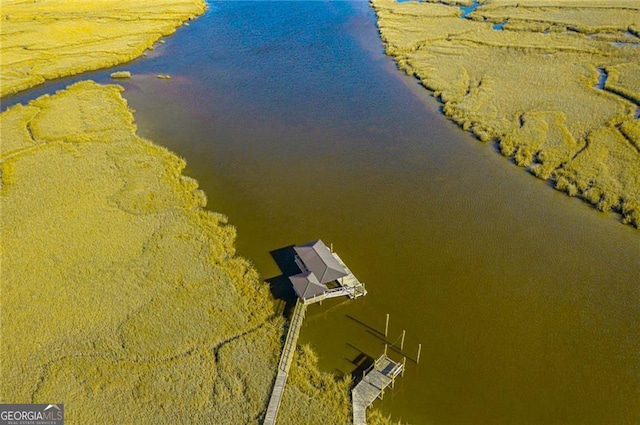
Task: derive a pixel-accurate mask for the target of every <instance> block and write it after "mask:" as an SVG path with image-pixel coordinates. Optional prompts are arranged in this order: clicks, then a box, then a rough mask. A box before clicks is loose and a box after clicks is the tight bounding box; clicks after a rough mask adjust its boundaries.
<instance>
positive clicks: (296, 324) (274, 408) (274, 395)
mask: <svg viewBox="0 0 640 425" xmlns="http://www.w3.org/2000/svg"><path fill="white" fill-rule="evenodd" d="M306 310H307V304H306V303H303V302H302V301H301V300H300V299H298V301H297V302H296V307H295V309H294V310H293V317H292V318H291V322H290V323H289V330H288V331H287V339H286V341H285V343H284V348H283V349H282V355H281V356H280V363H279V364H278V374H277V375H276V381H275V383H274V384H273V390H272V392H271V398H270V399H269V406H268V407H267V414H266V415H265V417H264V422H263V424H264V425H275V423H276V418H277V417H278V409H279V408H280V402H281V401H282V394H283V393H284V387H285V385H286V384H287V377H288V375H289V369H290V368H291V362H292V361H293V354H294V353H295V351H296V345H297V344H298V336H299V335H300V328H302V322H303V321H304V314H305V311H306Z"/></svg>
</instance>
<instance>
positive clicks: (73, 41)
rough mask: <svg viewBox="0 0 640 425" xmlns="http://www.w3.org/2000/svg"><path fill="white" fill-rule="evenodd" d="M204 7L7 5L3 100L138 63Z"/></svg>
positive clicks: (62, 1) (13, 1)
mask: <svg viewBox="0 0 640 425" xmlns="http://www.w3.org/2000/svg"><path fill="white" fill-rule="evenodd" d="M205 7H206V4H205V2H204V1H203V0H158V1H153V2H149V1H146V0H129V1H127V2H124V3H123V2H121V1H118V0H102V1H94V0H74V1H66V0H40V1H37V2H25V1H21V0H3V2H2V17H1V18H0V19H2V25H0V34H1V35H2V45H1V46H0V55H1V56H2V75H1V77H0V96H5V95H7V94H10V93H16V92H18V91H21V90H25V89H27V88H30V87H33V86H35V85H37V84H41V83H43V82H44V81H45V80H50V79H54V78H59V77H64V76H68V75H74V74H79V73H81V72H84V71H90V70H95V69H100V68H106V67H110V66H114V65H118V64H121V63H124V62H128V61H130V60H132V59H135V58H136V57H138V56H141V55H142V54H143V53H144V51H145V50H147V49H151V48H153V44H154V43H155V42H156V41H158V40H159V39H160V37H162V36H166V35H169V34H172V33H173V32H174V31H175V30H176V28H177V27H179V26H180V25H182V23H183V22H184V21H186V20H188V19H192V18H194V17H196V16H198V15H201V14H202V13H203V12H204V10H205Z"/></svg>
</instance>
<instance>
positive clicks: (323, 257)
mask: <svg viewBox="0 0 640 425" xmlns="http://www.w3.org/2000/svg"><path fill="white" fill-rule="evenodd" d="M293 249H294V250H295V251H296V253H297V254H298V256H299V257H300V259H301V260H302V262H303V263H304V265H305V266H306V267H307V269H308V270H309V271H310V272H312V273H313V274H314V275H316V277H317V280H318V281H319V283H327V282H332V281H334V280H337V279H339V278H341V277H344V276H346V275H347V274H348V273H347V270H346V269H345V268H344V267H343V266H342V264H340V263H339V262H338V260H337V259H336V257H335V256H334V255H333V253H332V252H331V251H330V250H329V248H327V246H326V245H325V244H324V242H322V241H321V240H320V239H318V240H317V241H313V242H309V243H307V244H304V245H300V246H296V247H294V248H293Z"/></svg>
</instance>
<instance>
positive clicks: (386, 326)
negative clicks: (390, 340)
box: [384, 313, 389, 338]
mask: <svg viewBox="0 0 640 425" xmlns="http://www.w3.org/2000/svg"><path fill="white" fill-rule="evenodd" d="M387 335H389V313H387V323H386V324H385V325H384V337H385V338H386V337H387Z"/></svg>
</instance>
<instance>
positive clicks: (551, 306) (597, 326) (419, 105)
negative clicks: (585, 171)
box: [3, 1, 640, 424]
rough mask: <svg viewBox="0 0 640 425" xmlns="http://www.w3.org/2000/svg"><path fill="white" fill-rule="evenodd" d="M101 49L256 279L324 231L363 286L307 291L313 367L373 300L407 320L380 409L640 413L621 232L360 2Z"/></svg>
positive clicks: (298, 4)
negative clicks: (407, 58)
mask: <svg viewBox="0 0 640 425" xmlns="http://www.w3.org/2000/svg"><path fill="white" fill-rule="evenodd" d="M117 69H126V70H130V71H132V73H133V74H134V78H133V79H132V80H130V81H127V82H124V83H123V85H124V86H125V88H126V92H125V94H124V95H125V97H126V98H127V99H128V101H129V103H130V105H131V106H132V107H133V108H134V109H135V110H136V111H137V112H136V120H137V123H138V127H139V133H140V134H141V135H142V136H143V137H147V138H149V139H151V140H153V141H154V142H155V143H158V144H160V145H163V146H166V147H168V148H169V149H171V150H173V151H174V152H176V153H178V154H179V155H181V156H183V157H185V158H186V160H187V162H188V167H187V170H186V174H188V175H190V176H192V177H194V178H196V179H197V180H198V181H199V182H200V184H201V187H202V189H204V190H205V191H206V193H207V195H208V197H209V208H210V209H211V210H214V211H218V212H221V213H224V214H226V215H227V216H228V217H229V221H230V223H232V224H233V225H234V226H236V227H237V229H238V251H239V253H240V254H241V255H243V256H245V257H247V258H249V259H251V260H252V261H253V262H254V263H255V265H256V267H257V268H258V270H259V271H260V273H261V274H262V276H263V277H264V278H265V279H267V278H270V277H273V276H276V275H278V274H279V270H278V268H277V266H276V264H275V262H274V261H273V259H272V258H271V256H270V251H272V250H275V249H278V248H281V247H284V246H287V245H291V244H296V243H304V242H308V241H310V240H313V239H317V238H322V239H323V240H324V241H325V242H327V243H333V245H334V248H335V249H336V251H338V252H339V253H340V255H341V257H342V258H343V259H344V260H345V261H346V263H347V264H348V265H349V267H350V268H351V270H352V271H353V272H354V273H355V274H356V276H358V277H359V278H360V280H363V281H364V282H365V283H366V284H367V288H368V290H369V295H368V296H366V297H364V298H360V299H357V300H354V301H342V300H333V302H326V303H324V304H323V305H322V306H319V305H314V306H312V307H311V308H310V309H309V312H308V317H307V319H306V322H305V326H304V328H303V330H302V336H301V338H302V340H303V342H308V343H311V344H312V345H313V346H314V347H315V349H316V350H317V352H318V353H319V356H320V366H321V367H322V368H323V369H325V370H327V371H334V372H335V373H336V374H338V375H342V374H347V373H351V372H352V371H353V370H354V369H355V366H354V364H353V362H354V361H355V360H356V359H359V358H361V357H362V356H361V355H362V354H364V355H368V356H370V357H376V356H378V355H379V354H381V352H382V351H383V349H384V345H383V343H382V341H381V340H380V338H379V337H378V334H377V332H378V331H382V330H383V329H384V324H385V314H386V313H389V314H390V317H391V321H390V328H389V339H390V340H392V341H397V340H398V337H399V336H400V335H401V333H402V330H406V340H405V347H404V348H405V354H406V355H407V356H408V357H410V359H408V360H407V372H406V374H405V375H404V377H403V378H401V379H400V380H399V381H398V382H397V383H396V386H395V389H394V390H393V391H388V392H387V393H386V394H385V397H384V400H383V401H379V402H377V403H376V406H378V407H379V408H381V409H382V410H383V411H384V413H386V414H390V415H392V416H393V417H394V418H396V419H400V418H401V419H402V420H404V421H409V422H410V423H417V424H429V423H434V424H554V423H569V424H609V423H610V424H630V423H639V422H640V233H638V231H637V230H634V229H632V228H631V227H630V226H624V225H622V224H620V223H618V222H617V217H615V216H613V215H603V214H601V213H598V212H596V211H595V210H593V209H592V208H591V207H589V206H587V205H586V204H585V203H584V202H580V201H578V200H575V199H571V198H568V197H566V196H564V195H563V194H560V193H558V192H556V191H554V190H552V189H551V188H549V187H547V185H546V184H545V183H544V182H543V181H541V180H538V179H535V178H534V177H532V176H529V175H527V173H526V172H525V171H523V170H522V169H519V168H517V167H516V166H515V165H513V164H510V163H509V161H508V160H507V159H505V158H503V157H501V156H500V155H499V154H498V153H496V151H495V150H494V148H493V147H492V146H490V145H483V144H481V143H480V142H478V141H476V140H475V139H474V138H473V137H472V136H470V135H469V134H467V133H465V132H463V131H462V130H459V129H458V128H457V127H456V126H455V125H454V124H452V123H450V122H449V121H447V120H446V119H445V118H444V117H443V116H442V115H441V114H440V113H439V111H438V107H439V105H438V104H437V103H436V101H435V100H434V99H432V98H431V97H430V96H429V93H428V92H426V91H425V90H423V89H422V88H421V87H419V86H418V85H417V84H416V82H415V81H414V80H412V79H411V78H409V77H406V76H404V75H402V74H401V73H399V72H398V71H397V70H396V68H395V66H394V64H393V62H392V61H391V60H390V59H388V58H387V57H385V56H384V53H383V49H382V44H381V42H380V40H379V38H378V34H377V30H376V27H375V17H374V14H373V12H372V11H371V10H370V8H369V5H368V3H367V2H365V1H214V2H210V5H209V10H208V12H207V13H206V15H204V16H203V17H201V18H200V19H198V20H196V21H194V22H192V23H191V25H190V26H189V27H185V28H182V29H180V30H179V31H178V33H177V34H175V35H174V36H172V37H170V38H169V39H167V42H166V44H161V45H158V47H157V48H156V49H155V50H154V51H153V52H151V53H150V54H149V55H148V57H146V58H143V59H140V60H138V61H135V62H133V63H131V64H128V65H126V66H120V67H118V68H117ZM112 71H113V69H112V70H108V71H103V72H97V73H91V74H89V75H88V76H89V77H90V78H94V79H96V80H98V81H100V82H109V79H108V74H109V73H110V72H112ZM156 74H170V75H171V76H172V77H173V78H172V79H171V80H159V79H157V78H156V77H155V75H156ZM82 78H87V76H86V75H85V76H83V77H82ZM76 79H79V78H75V79H66V80H64V81H62V82H56V83H53V84H48V85H45V86H43V87H41V88H38V89H36V90H33V91H31V92H29V93H27V94H26V95H24V96H19V97H14V98H11V99H8V101H9V103H14V102H16V101H23V100H24V99H26V98H28V97H35V96H36V95H38V94H41V93H43V92H50V91H52V90H54V89H56V88H58V87H62V86H63V85H66V84H68V83H69V82H70V81H72V80H76ZM559 89H561V88H559ZM3 108H4V106H3ZM419 343H421V344H422V355H421V359H420V364H419V365H416V364H415V363H414V362H413V360H412V359H413V358H415V356H416V354H417V345H418V344H419ZM389 353H390V355H391V356H393V357H395V358H396V359H398V360H400V359H402V355H400V354H398V353H397V352H396V351H394V350H391V349H390V351H389Z"/></svg>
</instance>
